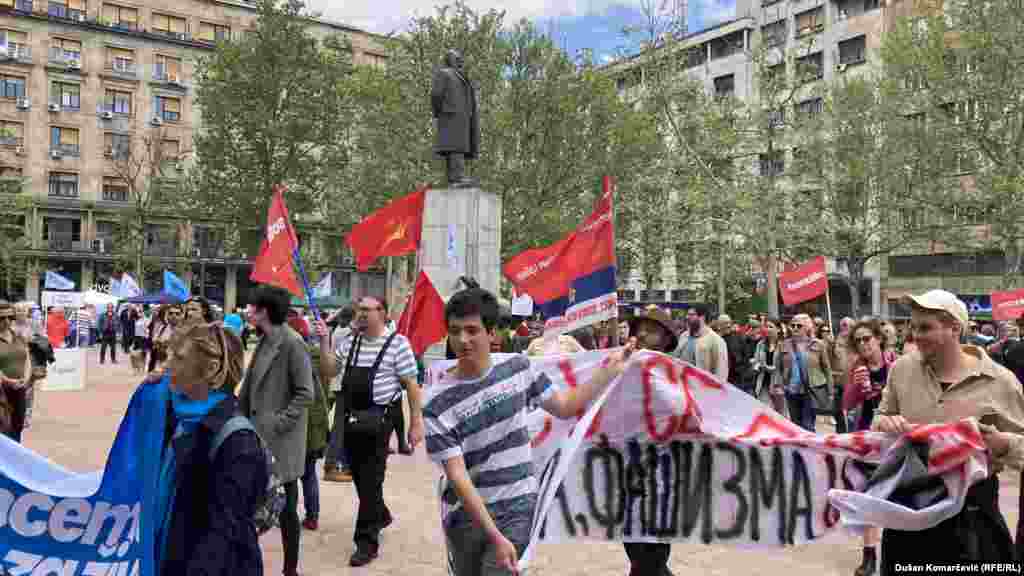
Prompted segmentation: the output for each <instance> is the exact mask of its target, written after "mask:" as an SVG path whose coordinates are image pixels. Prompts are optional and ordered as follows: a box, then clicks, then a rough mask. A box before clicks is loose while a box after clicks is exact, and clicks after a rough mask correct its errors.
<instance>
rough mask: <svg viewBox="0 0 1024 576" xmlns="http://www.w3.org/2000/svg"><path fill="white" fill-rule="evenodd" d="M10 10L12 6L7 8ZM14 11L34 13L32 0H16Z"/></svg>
mask: <svg viewBox="0 0 1024 576" xmlns="http://www.w3.org/2000/svg"><path fill="white" fill-rule="evenodd" d="M7 8H8V9H10V6H7ZM14 9H15V10H17V11H18V12H26V13H31V12H32V0H15V2H14Z"/></svg>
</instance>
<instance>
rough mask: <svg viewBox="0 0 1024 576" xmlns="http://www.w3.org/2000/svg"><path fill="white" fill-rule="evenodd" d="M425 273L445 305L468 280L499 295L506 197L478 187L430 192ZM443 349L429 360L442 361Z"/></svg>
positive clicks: (425, 221) (422, 247)
mask: <svg viewBox="0 0 1024 576" xmlns="http://www.w3.org/2000/svg"><path fill="white" fill-rule="evenodd" d="M419 261H420V268H421V269H422V270H423V271H425V272H426V273H427V275H428V276H430V280H431V282H433V283H434V286H435V288H437V291H438V292H439V293H440V294H441V297H442V298H444V299H445V300H446V301H447V300H448V298H450V297H451V295H452V294H454V293H455V292H457V291H458V290H460V289H461V288H463V286H462V284H460V282H459V279H460V278H461V277H462V276H467V277H470V278H473V279H475V280H476V281H477V282H479V283H480V287H481V288H484V289H486V290H489V291H490V292H492V293H494V294H495V295H497V294H498V286H499V282H500V277H501V198H499V197H498V195H497V194H493V193H490V192H485V191H483V190H481V189H479V188H474V187H469V188H447V189H436V190H435V189H431V190H428V191H427V197H426V202H425V203H424V207H423V236H422V238H421V240H420V260H419ZM444 354H445V348H444V345H443V344H442V345H437V346H433V347H431V348H430V349H429V350H428V351H427V352H426V353H425V354H424V357H425V359H427V360H428V361H432V360H436V359H439V358H441V359H443V358H444Z"/></svg>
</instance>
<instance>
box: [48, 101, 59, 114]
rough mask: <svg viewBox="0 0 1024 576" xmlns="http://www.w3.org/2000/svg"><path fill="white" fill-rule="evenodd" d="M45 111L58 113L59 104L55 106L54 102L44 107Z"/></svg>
mask: <svg viewBox="0 0 1024 576" xmlns="http://www.w3.org/2000/svg"><path fill="white" fill-rule="evenodd" d="M46 109H47V110H49V111H50V112H60V104H57V103H56V102H50V103H49V104H48V105H47V106H46Z"/></svg>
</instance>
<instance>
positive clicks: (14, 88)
mask: <svg viewBox="0 0 1024 576" xmlns="http://www.w3.org/2000/svg"><path fill="white" fill-rule="evenodd" d="M0 90H2V91H3V93H2V94H0V96H3V97H4V98H11V99H17V98H24V97H25V79H24V78H22V77H20V76H4V75H0Z"/></svg>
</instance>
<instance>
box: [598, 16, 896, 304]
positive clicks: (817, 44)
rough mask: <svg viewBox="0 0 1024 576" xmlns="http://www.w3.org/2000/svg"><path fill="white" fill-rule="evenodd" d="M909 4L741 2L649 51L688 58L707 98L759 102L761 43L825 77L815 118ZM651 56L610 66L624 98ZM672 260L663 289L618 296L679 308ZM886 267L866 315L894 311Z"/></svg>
mask: <svg viewBox="0 0 1024 576" xmlns="http://www.w3.org/2000/svg"><path fill="white" fill-rule="evenodd" d="M910 4H912V2H910V1H907V0H888V1H883V0H736V12H735V18H733V19H732V20H729V21H727V22H723V23H721V24H718V25H716V26H714V27H711V28H709V29H706V30H701V31H698V32H694V33H691V34H688V35H686V36H685V37H683V38H681V39H680V40H679V41H677V42H672V43H668V44H666V46H668V47H670V48H657V47H656V48H652V49H651V50H660V49H672V50H678V51H679V52H680V54H681V56H680V57H682V58H685V59H686V63H687V74H688V75H689V76H690V77H691V78H693V79H696V80H698V81H700V82H702V83H703V84H704V86H705V88H706V90H707V91H708V92H709V93H714V94H717V95H721V96H727V95H732V96H735V97H737V98H739V99H740V100H742V101H744V102H748V103H757V102H758V100H759V95H758V90H757V86H756V74H755V69H754V68H755V64H754V62H753V61H752V59H751V56H750V55H751V53H752V52H753V50H754V49H755V48H756V47H758V46H760V45H761V44H759V43H764V44H765V45H768V46H771V47H773V48H777V50H770V51H769V52H768V55H767V57H768V58H769V60H771V59H772V58H773V57H774V58H776V59H781V56H782V55H790V56H794V57H799V58H800V59H801V61H802V62H803V63H806V64H809V65H811V66H814V67H816V68H817V69H818V70H819V72H820V74H819V79H818V81H816V82H813V83H811V84H810V85H808V86H805V87H803V88H802V90H801V93H800V99H799V102H798V103H797V104H796V105H797V107H798V108H799V109H800V110H801V111H804V112H810V113H813V112H815V111H820V110H822V106H823V99H822V96H823V93H824V87H825V86H827V85H828V83H830V82H832V81H834V80H836V79H838V78H839V77H840V76H841V75H843V74H855V73H857V71H858V69H860V66H861V65H863V64H868V63H870V62H872V61H877V59H878V50H879V48H880V47H881V43H882V37H883V35H884V34H885V32H886V30H888V29H890V28H891V27H892V26H894V25H895V23H896V18H898V17H899V16H904V15H907V14H908V11H909V5H910ZM645 56H646V54H645V53H640V54H637V55H636V56H634V57H632V58H628V59H624V60H621V61H618V62H615V63H613V64H611V65H609V66H607V67H606V71H607V72H608V73H609V74H612V75H613V76H614V77H615V78H616V82H617V86H618V88H619V92H620V94H621V95H622V96H623V97H627V98H628V97H630V96H631V95H633V94H635V93H636V91H641V90H643V85H644V62H645V60H646V58H645ZM769 64H771V62H769ZM762 164H763V163H762ZM762 169H763V166H762ZM672 260H673V258H672V256H671V255H669V256H667V257H666V262H665V264H664V266H663V270H664V271H665V273H664V274H663V275H662V278H663V279H664V282H663V286H662V287H646V286H643V285H642V283H641V282H640V278H639V276H634V277H633V278H629V279H627V283H626V286H624V289H623V290H620V300H624V301H627V302H629V301H634V302H641V303H648V302H656V303H659V304H663V305H665V304H667V305H669V306H673V305H678V304H679V303H680V302H679V301H680V300H683V299H685V298H686V297H687V296H689V295H691V294H692V290H688V288H690V287H688V286H684V285H682V282H683V280H684V279H682V278H676V275H675V266H674V265H673V262H672ZM829 266H830V273H842V272H843V271H842V270H841V269H839V268H838V267H837V265H836V263H834V262H831V263H830V264H829ZM884 267H885V263H882V262H872V263H871V264H870V265H869V268H868V270H867V271H866V272H867V277H868V278H867V280H866V282H865V285H864V286H863V287H862V289H861V292H862V294H861V302H862V303H863V304H862V306H863V308H862V310H861V311H860V313H873V314H882V313H885V312H887V311H888V308H887V307H885V306H884V304H885V301H886V300H885V285H884V280H883V278H882V269H883V268H884ZM710 268H712V269H713V265H712V266H710ZM754 273H755V274H756V273H757V270H754ZM830 294H831V296H832V304H833V308H834V309H835V310H848V308H849V300H850V298H849V292H848V289H847V288H846V286H845V284H842V283H840V282H838V281H837V282H835V283H834V284H833V285H832V287H831V290H830Z"/></svg>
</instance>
